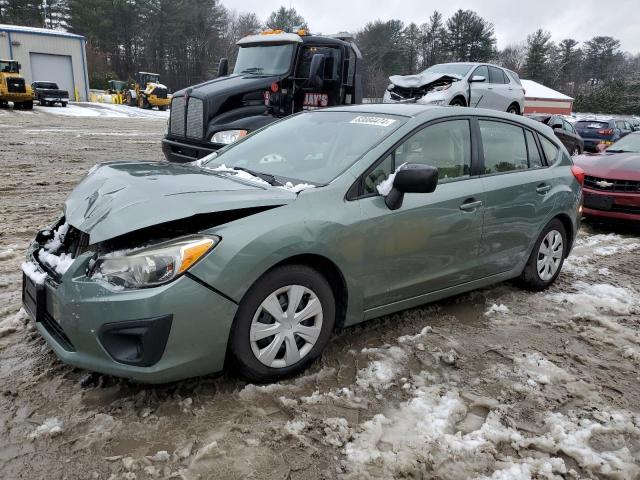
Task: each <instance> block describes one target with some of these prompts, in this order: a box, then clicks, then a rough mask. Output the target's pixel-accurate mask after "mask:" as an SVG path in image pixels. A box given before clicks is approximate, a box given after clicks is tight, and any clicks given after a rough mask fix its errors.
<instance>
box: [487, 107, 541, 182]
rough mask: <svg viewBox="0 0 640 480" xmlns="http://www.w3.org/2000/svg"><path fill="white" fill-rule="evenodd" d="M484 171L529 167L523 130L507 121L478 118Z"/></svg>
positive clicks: (496, 171) (493, 171)
mask: <svg viewBox="0 0 640 480" xmlns="http://www.w3.org/2000/svg"><path fill="white" fill-rule="evenodd" d="M478 123H479V124H480V134H481V136H482V150H483V153H484V173H486V174H489V173H500V172H510V171H513V170H526V169H527V168H529V161H528V158H527V157H528V155H527V144H526V142H525V139H524V138H525V137H524V130H523V129H522V128H521V127H517V126H515V125H512V124H509V123H502V122H495V121H491V120H480V121H479V122H478Z"/></svg>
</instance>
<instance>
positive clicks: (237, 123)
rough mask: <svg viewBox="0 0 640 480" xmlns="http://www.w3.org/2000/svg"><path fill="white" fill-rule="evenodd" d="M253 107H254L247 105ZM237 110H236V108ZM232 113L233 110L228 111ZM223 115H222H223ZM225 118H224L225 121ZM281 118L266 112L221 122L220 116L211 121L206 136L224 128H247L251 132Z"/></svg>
mask: <svg viewBox="0 0 640 480" xmlns="http://www.w3.org/2000/svg"><path fill="white" fill-rule="evenodd" d="M245 108H252V107H245ZM237 110H241V109H237ZM234 112H235V110H234ZM227 113H232V112H227ZM221 116H222V115H221ZM224 120H225V119H223V121H224ZM278 120H280V118H279V117H274V116H273V115H269V114H267V113H264V114H262V115H253V116H250V117H241V118H237V119H233V120H232V119H231V118H227V121H224V123H221V122H220V120H219V117H218V118H217V119H216V121H215V122H211V123H210V124H209V127H208V128H207V135H206V138H208V139H209V138H211V137H212V136H213V134H214V133H216V132H221V131H223V130H247V131H249V132H253V131H254V130H258V129H259V128H262V127H264V126H265V125H269V124H270V123H273V122H276V121H278Z"/></svg>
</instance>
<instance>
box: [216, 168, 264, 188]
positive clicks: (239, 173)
mask: <svg viewBox="0 0 640 480" xmlns="http://www.w3.org/2000/svg"><path fill="white" fill-rule="evenodd" d="M204 168H207V167H204ZM209 170H211V171H214V172H222V173H232V174H234V175H235V176H236V177H238V178H241V179H243V180H248V181H250V182H254V183H258V184H260V185H265V186H270V184H269V182H267V181H265V180H263V179H262V178H260V177H256V176H255V175H251V174H250V173H249V172H245V171H244V170H236V169H233V168H229V167H227V166H226V165H225V164H224V163H223V164H222V165H220V166H218V167H215V168H209Z"/></svg>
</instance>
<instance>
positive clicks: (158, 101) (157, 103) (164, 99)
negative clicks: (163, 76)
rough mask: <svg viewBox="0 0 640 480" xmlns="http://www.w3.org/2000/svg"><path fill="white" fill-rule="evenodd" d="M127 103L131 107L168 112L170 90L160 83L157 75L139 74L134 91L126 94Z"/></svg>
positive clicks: (137, 74)
mask: <svg viewBox="0 0 640 480" xmlns="http://www.w3.org/2000/svg"><path fill="white" fill-rule="evenodd" d="M126 103H127V105H129V106H131V107H135V106H137V107H138V108H144V109H151V108H153V107H157V108H158V110H161V111H162V110H166V109H167V108H168V107H169V105H170V104H171V95H169V89H168V88H167V87H166V86H164V85H163V84H161V83H160V75H158V74H157V73H149V72H138V73H136V82H135V84H134V86H133V89H131V90H129V91H128V92H127V94H126Z"/></svg>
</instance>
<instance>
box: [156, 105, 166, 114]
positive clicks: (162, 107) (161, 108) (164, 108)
mask: <svg viewBox="0 0 640 480" xmlns="http://www.w3.org/2000/svg"><path fill="white" fill-rule="evenodd" d="M158 110H160V111H161V112H164V111H166V110H167V107H166V105H161V106H160V107H158Z"/></svg>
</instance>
